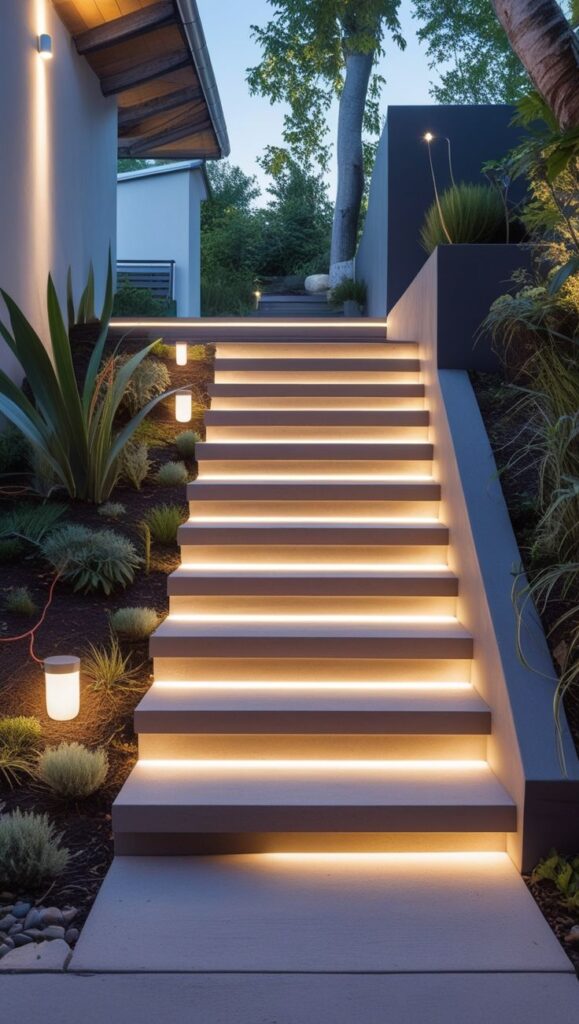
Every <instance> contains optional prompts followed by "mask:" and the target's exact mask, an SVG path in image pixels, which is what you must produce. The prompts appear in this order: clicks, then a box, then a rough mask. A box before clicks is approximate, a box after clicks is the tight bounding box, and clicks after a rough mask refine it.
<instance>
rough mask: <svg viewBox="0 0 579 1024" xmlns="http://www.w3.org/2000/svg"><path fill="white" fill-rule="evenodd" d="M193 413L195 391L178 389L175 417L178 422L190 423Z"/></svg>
mask: <svg viewBox="0 0 579 1024" xmlns="http://www.w3.org/2000/svg"><path fill="white" fill-rule="evenodd" d="M192 414H193V392H192V391H178V392H177V394H176V395H175V419H176V420H177V423H189V421H190V419H191V416H192Z"/></svg>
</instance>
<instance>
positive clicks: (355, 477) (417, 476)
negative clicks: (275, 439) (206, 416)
mask: <svg viewBox="0 0 579 1024" xmlns="http://www.w3.org/2000/svg"><path fill="white" fill-rule="evenodd" d="M425 461H426V460H425ZM318 479H319V480H320V482H322V483H327V482H328V481H329V480H333V481H338V482H340V483H342V482H343V483H351V484H356V483H359V484H360V483H372V484H379V483H385V484H388V483H414V482H420V483H435V480H434V477H432V476H429V475H428V474H427V473H405V474H396V475H392V474H385V473H384V474H382V473H373V474H371V475H370V476H369V475H368V474H365V475H364V474H362V473H360V474H356V473H324V474H323V475H322V476H321V477H319V478H318V476H317V475H316V474H315V473H267V474H266V476H263V477H259V478H257V479H256V478H254V477H251V476H246V475H245V474H244V473H238V474H234V473H231V472H230V473H212V472H211V470H209V471H206V470H205V469H204V470H203V476H202V477H201V476H200V477H199V480H200V481H201V482H202V483H205V482H206V481H208V480H220V481H224V482H229V483H235V482H236V481H238V480H241V481H242V482H243V483H244V484H251V483H253V482H254V480H255V482H258V483H272V482H273V481H278V480H279V481H288V482H290V481H296V480H298V481H302V482H303V483H312V482H313V481H314V482H315V481H318Z"/></svg>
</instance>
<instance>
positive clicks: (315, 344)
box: [215, 338, 419, 359]
mask: <svg viewBox="0 0 579 1024" xmlns="http://www.w3.org/2000/svg"><path fill="white" fill-rule="evenodd" d="M215 352H216V355H217V356H218V357H219V358H235V359H261V358H263V357H265V358H268V359H274V358H275V359H280V358H284V359H288V358H292V359H311V358H314V359H321V358H329V359H335V358H336V357H338V358H339V359H380V358H388V359H394V358H396V359H398V358H401V357H402V358H411V359H418V358H419V345H418V342H416V341H400V342H398V341H387V340H386V339H385V338H382V339H375V340H372V339H370V340H369V341H356V342H351V341H344V342H341V343H340V342H335V341H332V342H328V341H316V340H315V338H313V339H311V340H310V339H308V341H305V342H304V341H258V340H255V341H245V342H237V343H235V342H233V343H232V342H230V341H218V342H217V344H216V346H215Z"/></svg>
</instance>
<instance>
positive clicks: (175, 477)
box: [156, 462, 189, 487]
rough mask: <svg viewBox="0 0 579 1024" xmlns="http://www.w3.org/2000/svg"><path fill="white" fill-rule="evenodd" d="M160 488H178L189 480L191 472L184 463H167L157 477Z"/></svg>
mask: <svg viewBox="0 0 579 1024" xmlns="http://www.w3.org/2000/svg"><path fill="white" fill-rule="evenodd" d="M156 480H157V483H158V484H159V487H178V486H179V485H180V484H186V483H187V481H188V480H189V471H188V469H187V467H186V465H185V463H184V462H166V463H165V465H164V466H161V468H160V470H159V472H158V473H157V477H156Z"/></svg>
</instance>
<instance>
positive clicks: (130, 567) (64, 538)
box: [44, 525, 142, 595]
mask: <svg viewBox="0 0 579 1024" xmlns="http://www.w3.org/2000/svg"><path fill="white" fill-rule="evenodd" d="M44 554H45V556H46V558H47V559H48V561H49V562H50V563H51V564H52V565H53V566H54V568H55V569H56V570H57V571H58V572H60V573H61V575H62V576H63V578H64V579H65V580H69V582H71V583H72V585H73V587H74V589H75V590H79V591H82V593H84V594H88V593H91V592H93V591H96V590H99V589H100V590H103V591H104V592H105V594H107V595H108V594H110V593H111V591H113V590H114V588H115V587H126V586H128V584H129V583H132V582H133V580H134V578H135V572H136V570H137V569H138V568H139V566H140V565H141V564H142V558H141V557H140V556H139V555H138V554H137V551H136V548H135V546H134V544H133V543H132V541H130V540H129V539H128V537H124V536H123V535H122V534H120V533H116V532H115V531H114V530H89V529H88V528H87V527H86V526H76V525H74V526H65V527H63V528H62V529H61V530H58V531H57V532H56V533H53V534H52V536H51V537H49V538H48V540H47V542H46V545H45V547H44Z"/></svg>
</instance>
